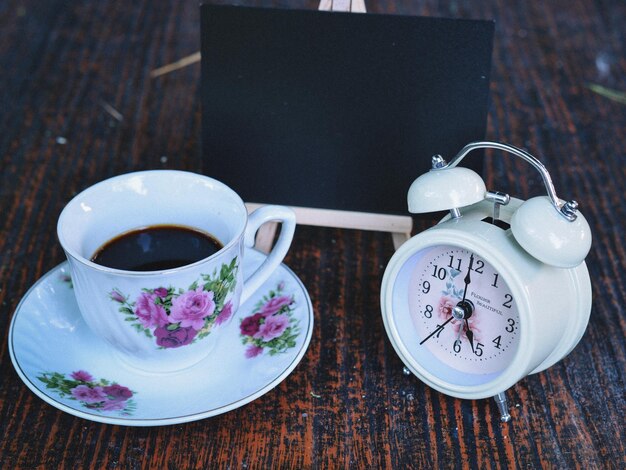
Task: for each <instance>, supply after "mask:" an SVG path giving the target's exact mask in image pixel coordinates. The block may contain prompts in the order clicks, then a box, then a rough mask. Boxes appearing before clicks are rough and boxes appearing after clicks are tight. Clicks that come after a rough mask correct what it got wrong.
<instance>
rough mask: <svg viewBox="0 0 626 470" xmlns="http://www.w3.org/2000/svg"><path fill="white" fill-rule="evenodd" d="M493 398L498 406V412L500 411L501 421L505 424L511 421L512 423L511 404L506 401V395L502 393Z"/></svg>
mask: <svg viewBox="0 0 626 470" xmlns="http://www.w3.org/2000/svg"><path fill="white" fill-rule="evenodd" d="M493 398H494V400H495V401H496V404H497V405H498V410H500V421H502V422H503V423H508V422H509V421H511V414H510V413H509V403H508V401H507V399H506V393H505V392H500V393H498V394H497V395H495V396H494V397H493Z"/></svg>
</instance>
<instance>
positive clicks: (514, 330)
mask: <svg viewBox="0 0 626 470" xmlns="http://www.w3.org/2000/svg"><path fill="white" fill-rule="evenodd" d="M481 148H493V149H498V150H502V151H504V152H506V153H508V154H512V155H514V156H516V157H519V158H522V159H523V160H525V161H526V162H528V163H530V164H531V165H532V166H533V167H534V168H535V169H536V170H537V171H538V172H539V173H540V175H541V177H542V179H543V183H544V185H545V187H546V192H547V195H546V196H539V197H534V198H532V199H529V200H526V201H523V200H520V199H517V198H514V197H510V196H509V195H508V194H505V193H503V192H498V191H488V190H487V189H486V187H485V183H484V182H483V180H482V178H481V177H480V176H479V175H478V174H477V173H475V172H474V171H472V170H470V169H468V168H463V167H459V166H457V165H458V164H459V163H460V162H461V161H462V160H463V158H465V156H467V155H468V154H469V153H470V152H471V151H473V150H475V149H481ZM407 199H408V208H409V212H412V213H426V212H435V211H442V210H446V211H449V213H448V214H447V215H446V216H445V217H444V218H443V219H442V220H441V221H440V222H439V223H438V224H437V225H435V226H434V227H431V228H429V229H428V230H425V231H424V232H421V233H419V234H417V235H415V236H414V237H412V238H411V239H409V240H408V241H407V242H405V243H404V244H403V245H402V246H401V247H400V248H399V249H398V251H396V253H395V254H394V255H393V257H392V258H391V260H390V262H389V264H388V266H387V268H386V270H385V274H384V276H383V281H382V286H381V309H382V316H383V321H384V325H385V329H386V332H387V335H388V336H389V338H390V341H391V343H392V344H393V347H394V349H395V351H396V352H397V354H398V355H399V356H400V358H401V360H402V361H403V362H404V364H405V365H406V368H405V370H406V369H408V370H409V371H410V372H412V373H413V374H414V375H415V376H417V377H418V378H419V379H420V380H422V381H423V382H424V383H426V384H427V385H429V386H430V387H432V388H434V389H436V390H438V391H440V392H442V393H445V394H447V395H450V396H453V397H457V398H464V399H482V398H487V397H492V396H493V397H494V398H495V399H496V402H497V404H498V408H499V410H500V413H501V420H502V421H508V420H509V419H510V418H511V416H510V413H509V411H508V404H507V399H506V394H505V391H506V390H507V389H508V388H510V387H511V386H513V385H514V384H515V383H516V382H518V381H519V380H521V379H523V378H524V377H526V376H527V375H529V374H533V373H537V372H540V371H542V370H545V369H546V368H548V367H550V366H552V365H553V364H555V363H556V362H557V361H559V360H560V359H562V358H563V357H565V356H566V355H567V354H568V353H569V352H570V351H571V350H572V349H573V348H574V347H575V346H576V344H577V343H578V342H579V341H580V339H581V337H582V335H583V333H584V331H585V328H586V327H587V324H588V322H589V315H590V313H591V281H590V279H589V273H588V271H587V267H586V265H585V262H584V259H585V257H586V256H587V254H588V252H589V250H590V248H591V230H590V228H589V224H588V223H587V221H586V220H585V218H584V217H583V215H582V214H581V213H580V211H579V209H578V204H577V203H576V202H575V201H563V200H561V199H559V198H558V197H557V195H556V192H555V189H554V185H553V183H552V180H551V178H550V174H549V173H548V171H547V170H546V168H545V166H544V165H543V164H542V163H541V162H540V161H539V160H538V159H536V158H535V157H533V156H532V155H531V154H529V153H528V152H526V151H525V150H522V149H519V148H516V147H514V146H511V145H508V144H504V143H498V142H474V143H471V144H468V145H467V146H465V147H464V148H463V149H461V151H460V152H459V153H458V154H457V155H456V156H455V157H454V158H452V159H451V160H450V162H449V163H448V162H446V161H445V160H444V159H443V158H442V157H441V156H439V155H436V156H434V157H432V169H431V170H430V171H429V172H427V173H425V174H423V175H421V176H420V177H418V178H417V179H416V180H415V181H414V182H413V184H412V185H411V187H410V188H409V192H408V197H407Z"/></svg>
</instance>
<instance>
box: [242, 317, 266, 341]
mask: <svg viewBox="0 0 626 470" xmlns="http://www.w3.org/2000/svg"><path fill="white" fill-rule="evenodd" d="M261 318H263V315H261V314H260V313H255V314H254V315H251V316H249V317H246V318H244V319H243V320H242V321H241V325H239V330H240V331H241V334H242V335H245V336H255V335H256V334H257V333H258V332H259V324H260V322H261Z"/></svg>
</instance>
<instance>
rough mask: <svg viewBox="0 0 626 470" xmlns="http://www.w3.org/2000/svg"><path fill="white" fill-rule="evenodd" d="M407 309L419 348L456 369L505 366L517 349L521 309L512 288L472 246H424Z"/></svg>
mask: <svg viewBox="0 0 626 470" xmlns="http://www.w3.org/2000/svg"><path fill="white" fill-rule="evenodd" d="M409 310H410V313H411V319H412V321H413V325H414V326H415V329H416V333H417V338H416V341H417V342H418V343H419V345H420V347H423V348H428V350H429V351H430V352H431V353H432V354H433V355H434V356H435V357H437V358H438V359H439V360H441V361H442V362H443V363H444V364H447V365H448V366H450V367H452V368H453V369H456V370H458V371H461V372H466V373H473V374H491V373H496V372H499V371H502V370H503V369H504V368H506V367H507V366H508V365H509V364H510V363H511V361H512V359H513V355H514V354H515V352H516V350H517V345H518V343H519V313H518V309H517V304H516V302H515V299H514V298H513V295H512V294H511V290H510V289H509V286H508V285H507V283H506V282H505V280H504V279H503V278H502V276H501V274H500V273H499V272H497V271H496V270H495V269H494V267H493V266H491V264H490V263H488V262H487V261H485V260H484V259H482V258H481V257H480V256H479V255H477V254H474V253H472V252H470V251H469V250H466V249H463V248H458V247H453V246H438V247H434V248H429V249H426V250H424V251H423V252H422V256H420V257H419V259H418V260H417V262H416V265H415V267H414V269H413V272H412V275H411V279H410V284H409Z"/></svg>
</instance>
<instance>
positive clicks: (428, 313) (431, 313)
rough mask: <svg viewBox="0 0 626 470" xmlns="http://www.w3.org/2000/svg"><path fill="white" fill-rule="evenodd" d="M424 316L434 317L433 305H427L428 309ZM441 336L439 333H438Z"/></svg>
mask: <svg viewBox="0 0 626 470" xmlns="http://www.w3.org/2000/svg"><path fill="white" fill-rule="evenodd" d="M424 316H425V317H426V318H432V317H433V306H432V305H430V304H428V305H426V310H424ZM437 327H439V325H437ZM437 336H439V335H437Z"/></svg>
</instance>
